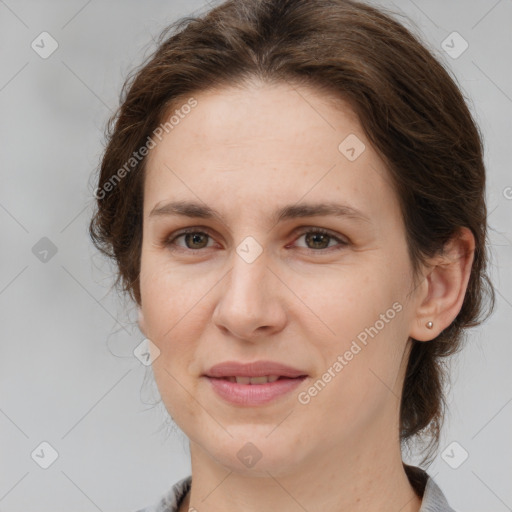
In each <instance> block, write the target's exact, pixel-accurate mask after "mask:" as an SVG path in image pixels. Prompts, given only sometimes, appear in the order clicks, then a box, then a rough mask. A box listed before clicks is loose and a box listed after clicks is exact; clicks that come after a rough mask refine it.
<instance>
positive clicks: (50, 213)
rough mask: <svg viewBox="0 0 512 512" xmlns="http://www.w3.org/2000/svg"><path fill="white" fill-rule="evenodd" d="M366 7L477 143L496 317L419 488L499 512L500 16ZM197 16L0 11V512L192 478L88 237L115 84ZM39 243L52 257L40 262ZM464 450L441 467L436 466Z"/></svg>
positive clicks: (505, 491)
mask: <svg viewBox="0 0 512 512" xmlns="http://www.w3.org/2000/svg"><path fill="white" fill-rule="evenodd" d="M374 3H375V4H376V5H377V4H378V5H384V6H386V7H390V8H392V9H395V10H396V11H399V12H403V13H404V14H405V15H407V16H408V18H409V19H410V20H411V21H410V22H406V23H408V26H410V27H412V29H413V30H414V31H416V32H417V33H418V32H419V33H421V34H422V35H423V36H422V37H423V39H424V40H425V41H426V43H427V44H428V45H429V46H430V48H432V49H433V51H434V52H435V53H436V54H437V55H438V56H439V58H440V59H441V60H442V61H443V62H444V63H445V65H446V66H448V67H449V68H450V69H451V71H452V73H453V75H454V76H455V77H456V79H457V80H458V83H459V84H460V86H461V88H462V89H463V91H464V93H465V94H466V95H467V97H468V98H469V105H470V108H471V110H472V111H473V112H474V114H475V116H476V119H477V122H478V123H479V126H480V128H481V131H482V133H483V136H484V141H485V149H486V154H485V158H486V164H487V167H488V176H489V178H488V205H489V211H490V217H489V222H490V224H491V227H492V231H491V245H492V254H493V260H492V269H491V270H492V277H493V280H494V283H495V285H496V287H497V290H498V294H497V308H496V312H495V314H494V316H492V317H491V319H490V320H489V321H487V322H486V323H485V324H484V325H483V326H481V327H480V328H477V329H475V330H473V332H472V333H471V334H470V336H469V338H468V344H467V347H466V349H465V350H464V351H463V353H462V354H461V355H460V356H458V357H457V358H456V359H454V360H453V361H452V363H451V367H452V375H453V379H452V380H453V385H452V388H451V390H450V392H449V395H448V403H449V406H450V411H449V414H448V417H447V418H446V423H445V429H444V432H443V440H442V442H441V453H440V455H439V457H438V458H437V459H436V460H435V462H434V463H433V465H432V466H431V467H430V468H429V473H430V474H431V475H432V476H434V478H435V480H436V481H437V482H438V484H439V485H440V487H441V488H442V489H443V491H444V492H445V493H446V495H447V497H448V500H449V502H450V503H451V505H452V506H453V507H454V508H455V509H457V510H461V511H465V512H476V511H481V510H486V511H487V512H492V511H496V512H501V511H506V510H511V509H512V486H510V482H511V476H512V442H511V436H510V432H511V424H512V403H511V402H512V386H511V384H512V379H511V377H510V373H511V372H510V362H511V361H512V345H511V344H510V343H509V340H510V335H509V324H508V320H507V319H508V318H510V316H511V313H512V273H511V265H510V263H511V256H512V247H511V240H512V233H511V221H510V219H511V212H512V188H509V187H512V174H511V172H510V142H511V133H512V126H511V125H512V122H511V119H512V66H511V64H512V63H511V55H512V30H511V28H512V1H511V0H500V1H494V0H493V1H488V0H478V1H475V0H473V1H471V2H467V1H464V0H457V1H455V0H452V1H446V0H442V1H441V0H439V1H437V0H435V1H428V2H426V1H425V2H421V3H420V2H419V0H416V1H414V2H413V1H412V0H397V1H395V2H387V1H382V2H374ZM205 5H206V4H204V3H203V2H202V1H188V2H185V1H163V0H152V1H146V2H136V1H133V0H131V1H124V2H121V1H111V2H106V1H99V0H92V1H89V2H87V1H85V0H73V1H67V2H64V1H53V2H50V1H48V0H46V1H37V2H36V1H15V0H7V1H1V0H0V52H1V63H2V65H1V68H0V112H1V116H0V141H1V147H2V151H1V152H0V175H1V187H0V233H1V247H2V251H0V315H1V322H0V329H1V333H0V336H1V337H0V339H1V357H0V511H3V512H7V511H11V512H17V511H20V512H21V511H24V512H30V511H38V512H45V511H52V512H55V511H57V512H58V511H64V510H75V511H94V510H100V511H121V510H125V511H128V510H136V509H137V508H138V507H142V506H146V505H148V504H150V503H153V502H154V501H155V500H156V499H157V498H158V497H159V496H160V495H161V494H162V493H163V492H165V491H166V490H167V489H168V488H170V486H171V485H172V484H173V483H174V482H175V481H177V480H178V479H179V478H181V477H183V476H186V475H188V474H189V472H190V466H189V461H188V451H187V450H188V449H187V446H186V442H185V438H184V436H183V434H182V433H181V432H179V431H176V429H174V430H173V427H172V425H167V426H165V425H164V427H163V428H161V427H162V425H163V423H164V422H165V414H164V410H163V407H162V405H161V404H158V405H156V406H153V404H155V403H157V402H158V395H157V394H156V391H155V388H154V384H153V383H152V380H151V373H150V372H151V371H150V368H148V367H145V366H144V365H143V364H141V362H140V361H139V360H138V359H136V358H135V357H134V355H133V350H134V349H135V347H137V346H138V345H139V343H140V342H141V341H142V339H143V336H142V335H141V334H140V333H139V331H138V329H137V328H136V324H135V319H136V316H135V314H134V313H135V310H134V308H133V307H132V306H131V305H130V304H129V303H127V302H123V300H121V299H120V298H119V297H118V296H117V295H116V294H115V293H113V292H112V291H111V277H110V272H111V269H110V268H109V266H108V265H107V264H106V263H105V262H104V261H103V259H102V258H101V256H99V255H98V254H97V253H96V251H95V250H94V248H93V247H92V244H91V243H90V241H89V239H88V235H87V223H88V221H89V218H90V213H91V206H92V196H91V190H92V183H93V182H92V178H91V176H92V173H93V171H94V170H95V169H96V167H97V165H98V162H99V157H100V155H101V151H102V141H103V129H104V127H105V123H106V120H107V118H108V116H109V115H110V114H111V111H112V110H114V109H115V107H116V106H117V102H118V95H119V91H120V87H121V85H122V83H123V80H124V77H125V76H126V74H127V72H128V71H129V70H130V69H131V68H132V67H133V66H134V65H137V64H139V63H140V62H141V59H142V58H143V56H144V55H145V54H147V53H148V52H149V51H151V50H152V48H153V46H152V38H153V37H155V36H156V35H158V34H159V32H160V30H161V29H162V28H163V27H164V26H165V25H166V24H168V23H169V22H171V21H173V20H174V19H176V18H178V17H181V16H183V15H186V14H190V13H192V12H199V10H203V8H204V6H205ZM43 31H47V32H49V33H50V34H51V36H52V37H53V38H54V39H55V40H56V41H57V42H58V45H59V47H58V49H57V50H56V51H55V53H53V54H52V55H51V56H50V57H48V58H47V59H43V58H41V57H40V56H39V54H38V53H36V52H35V51H34V50H33V49H32V48H31V43H32V41H33V40H35V39H36V37H37V36H38V35H39V34H40V33H41V32H43ZM453 31H457V32H458V33H460V34H461V36H462V37H463V38H464V39H465V40H466V41H467V42H468V44H469V47H468V49H467V50H466V51H465V52H464V53H463V54H462V55H460V56H459V57H458V58H456V59H454V58H452V57H450V56H449V55H448V54H447V53H446V52H445V51H444V50H443V48H442V42H443V41H444V40H445V39H446V38H447V36H449V34H451V33H452V32H453ZM456 44H459V43H456ZM456 48H457V46H456ZM43 237H47V238H48V239H49V240H51V242H52V244H54V246H55V248H56V250H57V252H56V254H54V255H52V252H51V250H50V252H49V253H48V254H45V253H43V252H41V251H43V250H44V249H45V247H46V248H47V249H48V241H46V240H43V241H42V242H40V240H41V239H42V238H43ZM38 243H39V245H36V244H38ZM34 246H35V247H36V249H34V250H33V248H34ZM34 252H35V253H36V254H34ZM41 258H42V259H43V261H41ZM45 259H46V261H44V260H45ZM169 433H170V434H171V435H168V434H169ZM43 441H46V442H48V443H49V444H50V445H51V446H52V447H53V448H54V449H55V450H56V451H57V452H58V458H57V459H56V461H55V462H54V463H53V464H52V465H51V466H50V467H49V468H48V469H42V468H41V467H40V466H39V465H38V463H36V462H39V463H41V461H42V460H43V459H44V457H49V451H48V449H46V451H45V448H44V447H43V448H41V447H40V443H41V442H43ZM453 442H457V443H458V445H451V443H453ZM41 449H42V450H43V451H41ZM445 449H447V451H445V452H444V454H445V455H444V457H443V455H442V453H443V450H445ZM452 449H454V451H452ZM462 449H464V450H466V451H467V452H468V454H469V456H468V458H467V460H465V461H464V462H463V463H462V464H461V465H460V467H458V468H457V469H454V468H452V467H451V466H450V465H449V464H448V463H447V462H446V461H447V460H450V459H451V460H450V461H453V460H457V459H458V460H459V461H460V460H461V459H460V458H461V453H462V451H461V450H462ZM34 450H35V454H34V455H33V456H32V455H31V454H32V453H33V452H34ZM38 453H39V457H38V456H37V454H38ZM43 454H44V455H43ZM414 460H415V459H414V458H413V459H412V460H411V461H412V462H414ZM451 463H452V465H453V462H451Z"/></svg>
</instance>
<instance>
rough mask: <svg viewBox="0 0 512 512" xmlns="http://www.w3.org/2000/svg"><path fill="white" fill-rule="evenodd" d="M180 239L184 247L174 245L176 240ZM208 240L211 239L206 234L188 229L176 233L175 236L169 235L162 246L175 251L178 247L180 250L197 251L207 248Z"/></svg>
mask: <svg viewBox="0 0 512 512" xmlns="http://www.w3.org/2000/svg"><path fill="white" fill-rule="evenodd" d="M180 238H183V241H184V243H185V245H184V246H183V245H181V244H177V243H176V240H179V239H180ZM208 238H211V237H210V235H209V234H208V233H205V232H204V231H198V230H197V229H190V228H189V229H186V230H183V231H181V232H178V233H177V234H176V235H175V236H172V235H171V237H169V238H166V240H165V241H164V245H165V246H166V247H168V248H170V249H171V250H175V248H176V247H179V248H180V250H185V251H187V250H188V251H199V250H201V249H204V248H206V247H207V245H206V244H207V243H208Z"/></svg>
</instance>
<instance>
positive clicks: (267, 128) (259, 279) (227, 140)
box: [140, 84, 414, 475]
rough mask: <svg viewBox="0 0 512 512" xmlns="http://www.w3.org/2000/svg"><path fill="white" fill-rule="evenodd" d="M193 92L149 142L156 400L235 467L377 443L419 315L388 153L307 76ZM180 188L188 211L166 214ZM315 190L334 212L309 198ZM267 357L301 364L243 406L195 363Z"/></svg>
mask: <svg viewBox="0 0 512 512" xmlns="http://www.w3.org/2000/svg"><path fill="white" fill-rule="evenodd" d="M194 98H195V99H196V101H197V105H196V106H195V107H194V108H193V109H192V110H191V111H190V113H189V114H188V115H186V116H183V119H181V120H180V122H179V124H177V125H175V126H174V128H173V129H172V130H170V131H169V132H168V133H165V135H164V136H163V137H162V140H161V141H160V142H158V144H157V145H156V146H155V147H154V148H153V149H151V152H150V155H149V157H148V160H147V168H146V178H145V191H144V221H143V244H142V258H141V274H140V287H141V288H140V289H141V315H142V322H143V325H144V331H145V334H146V336H147V337H148V338H149V339H150V340H151V341H152V343H153V344H154V348H153V357H155V356H156V355H157V354H158V357H156V358H155V359H154V362H153V369H154V375H155V379H156V382H157V385H158V388H159V391H160V394H161V396H162V399H163V402H164V404H165V406H166V408H167V410H168V411H169V414H170V415H171V417H172V418H173V419H174V421H175V422H176V423H177V424H178V426H179V427H180V428H181V429H182V430H183V432H184V433H185V434H186V435H187V436H188V438H189V439H190V440H191V441H192V443H193V444H194V445H195V446H199V447H200V448H201V450H202V451H203V452H204V453H205V454H207V455H208V456H211V458H212V459H214V460H215V461H217V462H218V463H220V464H222V465H223V466H224V467H226V468H229V469H231V470H233V471H239V472H243V471H253V472H257V471H260V472H262V474H264V471H270V472H272V471H273V474H276V475H277V474H281V473H284V472H286V471H287V470H289V469H290V468H292V467H294V466H296V465H298V464H299V465H300V464H310V463H312V462H314V460H315V458H320V457H323V456H324V457H325V456H328V454H329V453H332V450H338V451H339V450H345V451H346V452H348V451H349V450H351V449H352V447H356V446H362V445H363V444H365V443H366V444H368V443H370V444H371V443H373V444H375V445H376V446H378V443H379V442H380V440H381V436H382V432H383V429H387V430H388V431H389V430H390V429H391V430H393V431H394V432H396V431H397V430H398V407H399V400H398V398H397V397H398V396H399V395H400V390H401V384H402V380H403V370H404V367H405V363H406V356H407V351H408V348H409V345H408V336H409V328H410V325H411V323H412V322H413V317H414V312H413V304H414V302H413V301H411V296H410V291H411V289H412V278H411V265H410V261H409V258H408V254H407V246H406V241H405V231H404V225H403V219H402V216H401V213H400V210H399V205H398V200H397V197H396V195H395V192H394V191H393V189H392V188H391V186H390V182H389V177H388V175H387V171H386V168H385V166H384V163H383V162H382V161H381V159H380V158H379V156H378V155H377V153H376V152H375V151H374V149H373V148H372V146H371V145H370V143H369V141H368V140H367V138H366V137H365V135H364V133H363V130H362V128H361V126H360V124H359V121H358V118H357V116H356V115H355V114H354V113H353V112H352V111H351V109H350V107H349V106H348V105H347V104H345V103H343V102H340V103H339V107H338V108H334V106H333V103H332V102H331V101H330V98H328V97H324V96H322V95H319V94H318V93H317V92H316V91H315V90H314V89H309V88H304V87H301V88H298V87H297V88H292V87H291V86H289V85H284V84H283V85H274V86H270V85H263V84H257V85H256V84H253V85H251V86H248V87H247V88H244V89H222V90H217V91H209V92H207V93H201V94H197V95H195V96H194ZM347 137H349V138H348V139H347ZM363 144H364V146H363ZM178 201H179V202H183V203H182V204H184V202H187V203H194V204H196V205H197V208H188V209H187V208H182V209H181V210H179V211H178V212H177V211H176V209H173V208H172V207H171V205H170V203H175V202H178ZM328 204H330V205H337V206H338V207H339V209H338V211H335V210H333V211H329V210H327V209H324V211H322V210H321V209H316V210H315V208H316V207H321V206H322V205H328ZM306 207H311V208H310V209H308V208H306ZM208 212H210V213H211V212H214V213H213V214H212V215H208ZM280 214H281V215H280ZM184 230H188V231H189V233H188V234H187V233H185V234H183V231H184ZM157 349H158V350H157ZM263 360H264V361H273V362H277V363H282V364H285V365H287V366H289V367H293V368H295V369H298V370H300V374H301V375H306V377H305V378H299V379H294V380H293V381H292V379H280V380H281V383H280V384H279V386H280V388H279V389H285V388H286V386H288V388H286V389H289V390H288V391H287V392H284V394H281V395H279V396H275V397H274V398H273V399H271V400H268V401H262V402H244V403H240V402H232V401H230V400H228V399H226V398H224V397H223V396H221V395H220V394H219V393H218V392H217V391H216V387H215V386H214V385H212V384H213V381H214V379H213V378H208V377H206V376H205V375H206V374H208V373H209V370H210V368H211V367H212V366H214V365H217V364H218V363H222V362H226V361H238V362H241V363H252V362H257V361H263ZM283 381H285V383H286V384H284V383H283ZM278 382H279V381H278ZM257 385H258V384H234V385H231V384H227V383H226V382H225V383H224V384H222V386H224V387H225V388H227V387H229V388H230V389H231V390H233V389H234V387H235V386H236V387H237V389H241V387H242V386H246V387H245V388H244V390H242V391H241V396H243V397H245V399H247V395H248V394H249V393H248V391H247V388H248V387H249V386H257ZM264 386H267V389H270V387H269V386H271V384H265V385H264ZM261 389H262V388H261ZM276 389H277V388H276ZM231 392H233V391H231ZM253 399H254V400H257V398H254V397H253ZM270 433H271V435H269V434H270ZM247 443H252V444H253V445H254V447H256V449H257V452H259V453H260V454H261V459H260V461H259V462H258V463H257V464H256V465H255V466H254V468H252V469H249V467H248V466H247V465H245V466H244V463H242V462H241V458H240V451H241V453H242V455H243V454H244V450H245V451H246V452H247V453H249V451H250V450H254V447H250V445H248V444H247Z"/></svg>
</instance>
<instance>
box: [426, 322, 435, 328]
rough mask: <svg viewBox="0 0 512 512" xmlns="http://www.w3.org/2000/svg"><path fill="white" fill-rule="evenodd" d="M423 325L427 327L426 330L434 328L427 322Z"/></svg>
mask: <svg viewBox="0 0 512 512" xmlns="http://www.w3.org/2000/svg"><path fill="white" fill-rule="evenodd" d="M425 325H426V326H427V329H432V327H434V324H433V323H432V322H427V323H426V324H425Z"/></svg>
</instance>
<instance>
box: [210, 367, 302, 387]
mask: <svg viewBox="0 0 512 512" xmlns="http://www.w3.org/2000/svg"><path fill="white" fill-rule="evenodd" d="M205 375H206V376H207V377H211V378H219V379H227V380H230V381H231V382H238V383H239V384H251V385H254V384H265V383H266V382H275V381H276V380H278V379H280V378H288V379H295V378H297V377H306V376H307V372H305V371H304V370H300V369H298V368H293V367H291V366H288V365H285V364H282V363H277V362H274V361H256V362H252V363H239V362H237V361H225V362H223V363H220V364H216V365H215V366H212V367H211V368H210V369H209V370H208V371H207V372H206V373H205ZM265 377H266V379H265V380H263V378H265Z"/></svg>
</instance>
